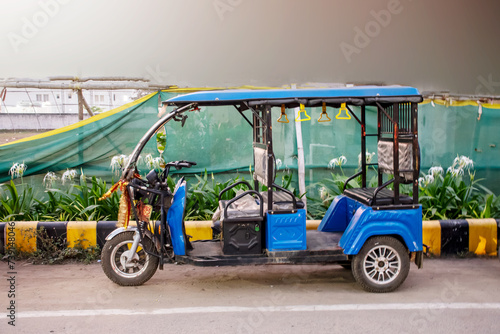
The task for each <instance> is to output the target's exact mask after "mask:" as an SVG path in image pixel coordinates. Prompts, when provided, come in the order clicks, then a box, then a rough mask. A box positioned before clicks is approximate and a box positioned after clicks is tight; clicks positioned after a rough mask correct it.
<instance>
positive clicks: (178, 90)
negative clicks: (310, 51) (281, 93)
mask: <svg viewBox="0 0 500 334" xmlns="http://www.w3.org/2000/svg"><path fill="white" fill-rule="evenodd" d="M227 89H254V90H259V89H284V88H283V87H266V86H239V87H186V88H171V89H164V90H162V92H165V93H194V92H201V91H208V90H227Z"/></svg>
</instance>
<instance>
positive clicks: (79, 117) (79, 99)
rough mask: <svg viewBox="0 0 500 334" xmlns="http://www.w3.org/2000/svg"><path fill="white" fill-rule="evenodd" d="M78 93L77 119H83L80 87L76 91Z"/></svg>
mask: <svg viewBox="0 0 500 334" xmlns="http://www.w3.org/2000/svg"><path fill="white" fill-rule="evenodd" d="M76 93H77V95H78V120H79V121H83V93H82V90H81V89H78V90H77V91H76Z"/></svg>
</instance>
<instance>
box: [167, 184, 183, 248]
mask: <svg viewBox="0 0 500 334" xmlns="http://www.w3.org/2000/svg"><path fill="white" fill-rule="evenodd" d="M185 208H186V181H184V179H180V180H179V182H178V183H177V185H176V187H175V191H174V199H173V201H172V206H171V207H170V208H169V209H168V213H167V222H168V226H169V228H170V237H171V239H172V246H173V248H174V254H175V255H186V238H185V235H184V230H183V228H182V224H183V219H184V210H185Z"/></svg>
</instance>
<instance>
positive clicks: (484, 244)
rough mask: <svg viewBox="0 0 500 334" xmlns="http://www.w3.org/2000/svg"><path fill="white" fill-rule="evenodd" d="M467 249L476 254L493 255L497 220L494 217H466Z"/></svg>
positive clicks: (494, 252)
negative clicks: (467, 230) (467, 228)
mask: <svg viewBox="0 0 500 334" xmlns="http://www.w3.org/2000/svg"><path fill="white" fill-rule="evenodd" d="M467 222H468V223H469V251H470V252H474V254H476V255H495V254H496V252H497V242H498V240H497V222H496V221H495V219H493V218H491V219H467Z"/></svg>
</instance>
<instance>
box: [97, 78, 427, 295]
mask: <svg viewBox="0 0 500 334" xmlns="http://www.w3.org/2000/svg"><path fill="white" fill-rule="evenodd" d="M421 101H422V96H421V95H420V93H419V92H418V90H417V89H415V88H412V87H404V86H355V87H346V88H336V89H278V90H220V91H204V92H196V93H190V94H186V95H180V96H177V97H174V98H171V99H169V100H167V101H164V102H163V105H164V106H173V107H174V109H173V110H172V111H171V112H168V113H167V114H165V115H164V116H163V117H162V118H161V119H160V120H159V121H158V122H156V124H154V125H153V126H152V127H151V128H150V129H149V131H147V133H146V134H145V135H144V136H143V137H142V139H141V140H140V141H139V143H138V144H137V146H136V147H135V149H134V151H133V152H132V154H131V156H130V159H129V161H128V163H127V164H126V165H125V167H124V168H123V173H122V176H121V180H120V182H119V183H118V184H117V185H116V186H115V188H116V187H119V188H120V189H121V190H122V198H121V203H120V212H121V213H122V219H125V220H128V218H129V216H130V215H131V216H133V217H134V218H135V226H122V227H119V228H117V229H116V230H115V231H113V232H112V233H111V234H109V235H108V237H107V238H106V240H107V241H106V244H105V245H104V248H103V251H102V267H103V270H104V272H105V274H106V275H107V276H108V277H109V278H110V279H111V280H112V281H113V282H115V283H117V284H119V285H141V284H143V283H145V282H146V281H148V280H149V279H150V278H151V277H152V276H153V275H154V273H155V272H156V270H157V268H158V267H159V268H160V269H163V265H164V264H165V263H172V262H177V263H186V264H192V265H197V266H225V265H231V266H237V265H264V264H330V263H337V264H340V265H342V266H344V267H347V266H350V267H351V268H352V272H353V276H354V278H355V280H356V281H357V282H358V283H359V284H360V285H361V287H362V288H363V289H365V290H367V291H370V292H389V291H393V290H394V289H396V288H397V287H399V286H400V285H401V284H402V283H403V282H404V280H405V279H406V277H407V275H408V272H409V268H410V262H414V263H415V264H416V265H417V267H418V268H421V267H422V261H423V252H422V248H423V247H422V209H421V206H420V205H419V204H418V176H419V165H420V152H419V144H418V122H417V119H418V103H419V102H421ZM220 106H232V107H234V109H235V110H234V112H235V113H238V114H240V115H241V117H243V118H244V119H245V121H246V122H247V123H248V125H249V126H250V127H252V130H253V131H252V133H253V138H252V140H253V161H254V164H253V168H254V173H253V182H247V181H239V182H236V183H235V184H233V185H230V186H229V187H227V188H226V189H224V190H223V191H221V193H220V194H219V210H218V211H219V213H220V218H219V219H218V220H217V222H218V223H219V225H220V231H221V233H220V235H219V236H218V238H217V239H212V240H197V241H192V240H190V239H189V236H187V235H186V231H185V226H184V211H185V205H186V196H187V189H186V181H185V179H184V178H181V179H180V180H179V181H178V182H177V184H176V186H175V189H174V191H173V192H172V191H171V189H170V188H169V187H168V185H167V176H168V174H169V172H170V170H171V169H173V168H175V169H177V170H180V169H182V168H190V167H191V166H193V165H195V164H196V163H195V162H191V161H187V160H182V161H173V162H169V163H166V164H164V166H163V167H162V168H161V170H155V169H153V170H151V172H149V173H148V174H147V176H146V178H142V177H141V176H140V175H139V171H138V170H137V165H138V158H139V155H140V154H141V151H142V150H143V148H144V147H145V145H146V143H147V141H148V140H149V139H150V138H154V136H155V134H156V133H157V131H158V130H159V129H160V128H162V127H163V126H164V125H165V124H166V123H168V122H170V121H172V120H175V121H179V122H180V123H182V125H183V126H184V123H185V121H186V118H187V115H186V112H188V111H190V110H199V108H200V107H210V108H217V107H220ZM312 107H322V108H323V112H325V110H326V108H335V109H338V108H343V109H344V110H346V111H348V112H349V113H350V115H352V117H353V119H352V121H355V122H357V123H359V129H360V131H359V136H360V139H361V148H360V149H361V150H360V151H361V168H360V170H359V172H358V173H356V174H354V175H352V176H351V177H350V178H348V179H347V181H346V182H345V184H344V187H343V193H342V194H341V195H339V196H337V197H336V198H335V199H334V200H333V202H332V203H331V205H330V207H329V208H328V210H327V211H326V214H325V215H324V217H323V219H322V220H321V223H320V224H319V226H318V228H317V230H306V211H305V209H304V203H303V201H302V200H301V199H300V198H297V197H296V196H294V194H293V193H292V192H291V191H289V190H287V189H285V188H283V187H281V186H279V185H278V184H277V183H276V182H275V177H276V159H275V155H274V151H273V127H272V120H273V117H275V116H277V115H279V113H280V112H281V115H282V116H283V114H284V113H285V115H286V109H289V108H300V109H299V110H300V112H302V111H305V108H312ZM353 107H356V108H353ZM367 107H370V110H375V111H376V117H375V119H376V121H377V124H376V126H375V127H372V128H375V129H376V131H372V132H373V133H367V130H366V129H367V126H366V125H367V124H366V122H367V117H366V113H367ZM210 108H204V109H210ZM300 112H299V115H300ZM368 137H374V138H375V140H376V143H377V157H378V161H377V162H375V163H368V162H367V161H366V156H365V155H366V143H367V138H368ZM192 159H196V157H192ZM367 167H370V168H371V169H373V170H376V175H377V185H376V186H375V187H368V186H367V173H368V172H367ZM354 178H358V179H359V178H360V179H361V182H360V185H361V187H358V188H354V187H348V184H349V182H351V181H352V180H353V179H354ZM403 184H408V185H409V186H406V187H407V188H410V189H411V190H412V192H411V193H412V196H410V195H407V194H403V193H402V192H401V191H400V186H402V185H403ZM262 186H265V187H264V189H265V191H260V190H261V189H262ZM234 187H239V188H242V190H241V191H239V193H237V195H236V196H235V197H234V198H231V199H229V200H227V199H223V197H224V196H223V194H225V193H227V192H228V191H230V190H231V189H233V188H234ZM233 193H234V191H233ZM127 208H129V209H130V212H129V211H127ZM122 211H123V212H122ZM155 212H156V213H157V217H159V218H158V220H157V221H155V222H152V219H151V217H152V213H153V215H154V213H155ZM123 217H124V218H123Z"/></svg>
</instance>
